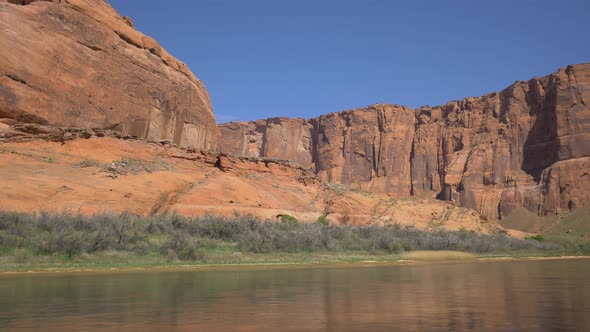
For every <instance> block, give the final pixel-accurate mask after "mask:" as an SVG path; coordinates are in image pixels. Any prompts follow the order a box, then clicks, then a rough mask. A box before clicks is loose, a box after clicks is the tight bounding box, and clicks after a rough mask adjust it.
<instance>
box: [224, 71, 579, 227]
mask: <svg viewBox="0 0 590 332" xmlns="http://www.w3.org/2000/svg"><path fill="white" fill-rule="evenodd" d="M589 100H590V64H579V65H572V66H568V67H567V68H562V69H560V70H559V71H558V72H557V73H555V74H552V75H549V76H546V77H543V78H534V79H532V80H530V81H527V82H522V81H518V82H515V83H514V84H513V85H511V86H510V87H508V88H506V89H504V90H503V91H501V92H495V93H491V94H488V95H485V96H482V97H470V98H466V99H464V100H461V101H452V102H449V103H447V104H446V105H442V106H436V107H422V108H420V109H410V108H407V107H403V106H398V105H385V104H380V105H373V106H370V107H367V108H361V109H354V110H349V111H344V112H340V113H332V114H327V115H322V116H320V117H319V118H314V119H308V120H304V119H287V118H273V119H268V120H258V121H254V122H237V123H228V124H223V125H221V126H220V127H221V132H222V141H221V146H222V151H226V152H229V153H232V154H237V155H246V156H255V157H272V158H282V159H288V160H291V161H294V162H297V163H299V164H300V165H302V166H304V167H309V168H311V169H312V170H313V171H314V172H315V173H316V174H317V175H318V176H319V177H320V178H322V179H323V180H326V181H329V182H334V183H342V184H347V185H351V186H355V187H358V188H361V189H365V190H369V191H374V192H380V193H387V194H390V195H391V196H394V197H399V198H406V197H411V196H418V197H437V198H439V199H442V200H447V201H452V202H455V203H456V204H457V205H460V206H463V207H467V208H472V209H475V210H476V211H478V212H479V213H481V214H482V215H484V216H486V217H488V218H494V219H497V218H500V219H501V218H503V217H505V216H507V215H508V214H510V213H511V212H512V211H513V210H515V209H517V208H520V207H525V208H527V209H528V210H530V211H532V212H535V213H537V214H540V215H549V214H559V213H564V212H568V211H572V210H574V209H575V208H576V207H579V206H581V205H584V204H586V203H588V202H590V107H589V105H588V104H587V103H588V101H589Z"/></svg>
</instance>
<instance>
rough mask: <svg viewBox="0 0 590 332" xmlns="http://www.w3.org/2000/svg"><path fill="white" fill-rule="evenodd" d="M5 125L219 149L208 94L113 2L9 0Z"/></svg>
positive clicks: (3, 1)
mask: <svg viewBox="0 0 590 332" xmlns="http://www.w3.org/2000/svg"><path fill="white" fill-rule="evenodd" d="M0 42H1V44H2V52H0V118H11V119H15V120H17V121H20V122H25V123H37V124H42V125H47V124H49V125H52V126H56V127H76V128H103V129H114V130H116V131H119V132H121V133H122V134H123V135H130V136H136V137H139V138H145V139H148V140H154V141H161V140H167V141H169V142H173V143H175V144H177V145H180V146H185V147H195V148H204V149H217V148H218V145H219V129H218V127H217V125H216V122H215V118H214V117H213V113H212V109H211V103H210V100H209V95H208V93H207V90H206V89H205V87H204V86H203V84H202V83H201V81H199V80H198V79H197V78H196V77H195V76H194V75H193V73H191V71H190V70H189V69H188V68H187V66H186V65H185V64H184V63H182V62H180V61H178V60H177V59H175V58H174V57H172V56H171V55H170V54H168V53H167V52H166V51H165V50H164V49H163V48H162V47H161V46H160V45H159V44H158V43H157V42H156V41H155V40H153V39H152V38H150V37H148V36H146V35H144V34H142V33H141V32H139V31H137V30H136V29H135V28H134V27H133V23H132V22H131V20H130V19H129V18H124V17H121V16H120V15H119V14H118V13H117V12H116V11H115V10H114V9H113V8H112V7H111V6H110V5H109V4H108V3H107V2H106V1H104V0H68V1H57V0H55V1H30V0H28V1H20V0H19V1H15V0H0Z"/></svg>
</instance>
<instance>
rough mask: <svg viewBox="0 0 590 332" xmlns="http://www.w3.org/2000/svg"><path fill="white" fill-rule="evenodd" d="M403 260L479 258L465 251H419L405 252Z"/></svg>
mask: <svg viewBox="0 0 590 332" xmlns="http://www.w3.org/2000/svg"><path fill="white" fill-rule="evenodd" d="M400 258H401V259H405V260H414V261H447V260H461V259H476V258H477V256H476V255H474V254H470V253H467V252H463V251H451V250H437V251H433V250H418V251H408V252H404V253H403V254H402V255H401V257H400Z"/></svg>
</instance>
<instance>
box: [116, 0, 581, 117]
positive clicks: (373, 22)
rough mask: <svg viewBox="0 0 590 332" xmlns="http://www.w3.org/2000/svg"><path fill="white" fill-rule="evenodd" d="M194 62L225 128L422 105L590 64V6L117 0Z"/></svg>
mask: <svg viewBox="0 0 590 332" xmlns="http://www.w3.org/2000/svg"><path fill="white" fill-rule="evenodd" d="M109 2H110V3H111V4H112V5H113V6H114V7H115V8H116V9H117V10H118V11H119V12H120V13H121V14H122V15H126V16H130V17H131V18H132V19H133V21H134V22H135V25H136V27H137V28H138V29H139V30H140V31H142V32H144V33H146V34H148V35H150V36H152V37H154V38H155V39H156V40H157V41H158V42H159V43H160V44H161V45H163V46H164V47H165V48H166V49H167V50H168V51H169V52H170V53H171V54H173V55H174V56H176V57H177V58H179V59H180V60H182V61H184V62H186V63H187V64H188V65H189V67H190V68H191V70H192V71H193V72H194V73H195V75H197V77H199V78H200V79H201V80H202V81H203V82H204V83H205V85H206V87H207V89H208V90H209V93H210V95H211V99H212V102H213V110H214V113H215V114H216V116H217V120H218V122H227V121H233V120H254V119H259V118H267V117H274V116H290V117H303V118H308V117H314V116H317V115H320V114H324V113H329V112H335V111H340V110H345V109H350V108H355V107H362V106H367V105H370V104H374V103H396V104H402V105H408V106H411V107H419V106H421V105H431V106H434V105H440V104H443V103H445V102H447V101H450V100H456V99H462V98H465V97H468V96H478V95H482V94H485V93H488V92H492V91H497V90H501V89H503V88H504V87H506V86H508V85H510V84H512V83H513V82H514V81H516V80H526V79H529V78H531V77H534V76H544V75H547V74H549V73H551V72H554V71H556V70H557V69H558V68H559V67H564V66H566V65H568V64H572V63H582V62H589V61H590V42H589V41H588V40H589V39H588V38H589V33H590V19H589V18H588V15H589V14H590V1H589V0H577V1H572V0H559V1H558V0H536V1H526V0H501V1H485V0H481V1H479V0H461V1H459V0H457V1H455V0H444V1H443V0H433V1H416V0H414V1H409V0H408V1H393V0H378V1H377V0H355V1H353V0H337V1H336V0H290V1H286V0H285V1H279V0H248V1H246V0H184V1H161V0H157V1H156V0H141V1H140V0H109Z"/></svg>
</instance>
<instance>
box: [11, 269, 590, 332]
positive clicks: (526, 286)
mask: <svg viewBox="0 0 590 332" xmlns="http://www.w3.org/2000/svg"><path fill="white" fill-rule="evenodd" d="M0 331H590V260H587V259H572V260H566V259H564V260H539V261H497V262H493V261H485V262H452V263H432V264H426V263H425V264H410V265H387V266H382V265H381V266H334V267H295V268H262V269H261V268H235V269H230V270H212V271H153V272H146V271H143V272H112V273H105V272H100V273H49V274H15V275H9V274H4V275H0Z"/></svg>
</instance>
